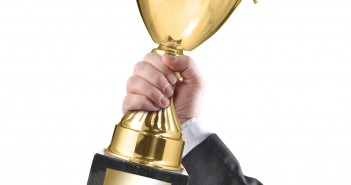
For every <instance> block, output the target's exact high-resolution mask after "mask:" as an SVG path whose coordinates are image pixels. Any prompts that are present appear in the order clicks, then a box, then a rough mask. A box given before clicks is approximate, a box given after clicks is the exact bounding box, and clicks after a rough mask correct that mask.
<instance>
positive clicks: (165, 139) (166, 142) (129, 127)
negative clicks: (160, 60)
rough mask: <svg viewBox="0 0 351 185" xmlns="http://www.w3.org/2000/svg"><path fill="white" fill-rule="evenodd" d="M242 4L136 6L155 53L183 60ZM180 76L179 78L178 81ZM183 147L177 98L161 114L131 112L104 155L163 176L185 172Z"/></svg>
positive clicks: (197, 1)
mask: <svg viewBox="0 0 351 185" xmlns="http://www.w3.org/2000/svg"><path fill="white" fill-rule="evenodd" d="M240 2H241V0H137V3H138V7H139V11H140V14H141V17H142V19H143V21H144V24H145V26H146V28H147V30H148V32H149V34H150V36H151V37H152V39H153V41H154V42H155V43H157V44H159V46H158V48H155V49H153V52H156V53H159V54H168V55H173V56H177V55H182V54H183V50H188V51H190V50H192V49H194V48H196V47H197V46H199V45H200V44H201V43H203V42H204V41H205V40H207V39H208V38H209V37H211V36H212V35H213V34H214V33H215V32H216V31H217V30H218V29H219V28H220V27H221V26H222V25H223V24H224V22H225V21H226V20H227V19H228V17H229V16H230V15H231V13H232V12H233V11H234V9H235V8H236V7H237V6H238V5H239V3H240ZM177 76H179V74H178V75H177ZM183 148H184V141H183V138H182V132H181V128H180V124H179V121H178V119H177V116H176V113H175V109H174V105H173V98H171V101H170V105H169V106H168V107H167V108H164V109H160V110H159V111H157V112H145V111H129V112H128V113H126V114H125V115H124V117H123V118H122V120H121V122H120V123H119V124H118V125H116V127H115V131H114V134H113V137H112V141H111V144H110V146H109V147H108V148H107V149H106V150H105V152H106V153H107V154H109V155H112V156H114V157H118V158H122V159H125V160H129V161H132V162H135V163H139V164H143V165H146V166H151V167H155V168H161V169H165V170H176V171H177V170H178V171H179V170H182V165H181V159H182V152H183Z"/></svg>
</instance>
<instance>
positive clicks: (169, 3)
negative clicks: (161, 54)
mask: <svg viewBox="0 0 351 185" xmlns="http://www.w3.org/2000/svg"><path fill="white" fill-rule="evenodd" d="M137 2H138V6H139V11H140V14H141V16H142V18H143V21H144V23H145V26H146V28H147V30H148V32H149V34H150V36H151V37H152V39H153V41H154V42H155V43H157V44H159V45H160V46H159V48H158V49H160V50H164V51H165V52H166V53H167V54H170V55H177V54H178V55H179V54H182V50H187V51H191V50H193V49H194V48H196V47H197V46H199V45H200V44H201V43H203V42H204V41H206V40H207V39H208V38H209V37H211V36H212V35H213V34H214V33H215V32H216V31H217V30H218V29H219V28H220V27H221V26H222V25H223V24H224V22H225V21H226V20H227V19H228V18H229V16H230V15H231V13H232V12H233V11H234V9H235V8H236V7H237V6H238V5H239V4H240V2H241V0H137Z"/></svg>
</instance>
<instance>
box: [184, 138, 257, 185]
mask: <svg viewBox="0 0 351 185" xmlns="http://www.w3.org/2000/svg"><path fill="white" fill-rule="evenodd" d="M183 166H184V167H185V169H186V171H187V172H188V174H189V176H190V184H189V185H262V183H261V182H259V181H258V180H256V179H254V178H251V177H247V176H245V175H244V174H243V172H242V170H241V168H240V164H239V162H238V161H237V160H236V158H235V157H234V155H233V154H232V153H231V152H230V150H229V149H228V148H227V147H226V146H225V145H224V143H223V142H222V140H221V139H220V138H219V137H218V136H217V135H216V134H212V135H210V136H209V137H207V138H206V139H205V140H204V141H203V142H201V143H200V144H199V145H197V146H196V147H195V148H194V149H192V150H191V151H190V152H189V153H188V154H187V155H186V156H185V157H184V158H183Z"/></svg>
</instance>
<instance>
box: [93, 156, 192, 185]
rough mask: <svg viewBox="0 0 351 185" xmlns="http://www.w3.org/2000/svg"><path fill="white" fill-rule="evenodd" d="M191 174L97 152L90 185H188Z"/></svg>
mask: <svg viewBox="0 0 351 185" xmlns="http://www.w3.org/2000/svg"><path fill="white" fill-rule="evenodd" d="M188 182H189V176H187V175H184V174H180V173H175V172H172V171H165V170H161V169H157V168H151V167H148V166H143V165H140V164H136V163H132V162H129V161H125V160H121V159H118V158H114V157H110V156H106V155H101V154H95V156H94V160H93V164H92V165H91V169H90V174H89V179H88V185H187V184H188Z"/></svg>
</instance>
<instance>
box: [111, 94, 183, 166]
mask: <svg viewBox="0 0 351 185" xmlns="http://www.w3.org/2000/svg"><path fill="white" fill-rule="evenodd" d="M170 102H171V103H170V106H168V107H167V108H165V109H161V110H159V111H157V112H145V111H129V112H128V113H126V114H125V115H124V116H123V118H122V120H121V122H120V123H119V124H118V125H116V127H115V131H114V133H113V137H112V140H111V144H110V146H109V147H108V148H107V149H106V150H105V152H106V153H107V154H109V155H112V156H115V157H118V158H122V159H125V160H130V161H132V162H137V163H139V164H143V165H146V166H151V167H156V168H162V169H165V170H182V169H183V168H182V165H181V159H182V154H183V148H184V140H183V138H182V132H181V128H180V124H179V122H178V119H177V117H176V113H175V111H174V104H173V99H171V101H170Z"/></svg>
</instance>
